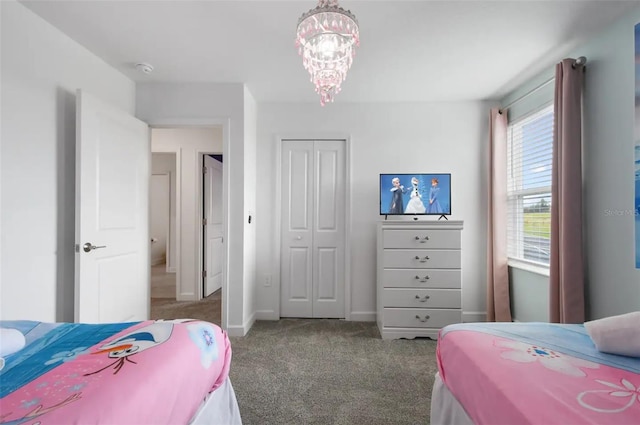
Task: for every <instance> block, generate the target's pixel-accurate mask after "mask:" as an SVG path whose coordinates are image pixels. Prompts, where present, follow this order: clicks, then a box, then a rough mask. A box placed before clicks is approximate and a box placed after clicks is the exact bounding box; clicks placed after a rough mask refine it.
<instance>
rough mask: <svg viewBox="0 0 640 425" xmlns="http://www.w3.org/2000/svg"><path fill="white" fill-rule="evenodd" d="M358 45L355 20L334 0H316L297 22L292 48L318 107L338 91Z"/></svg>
mask: <svg viewBox="0 0 640 425" xmlns="http://www.w3.org/2000/svg"><path fill="white" fill-rule="evenodd" d="M359 45H360V31H359V29H358V21H357V20H356V17H355V15H354V14H353V13H351V11H350V10H344V9H343V8H341V7H340V6H338V0H318V6H316V8H315V9H311V10H310V11H308V12H307V13H305V14H303V15H302V16H301V17H300V19H299V20H298V30H297V37H296V46H297V47H298V53H299V54H300V56H302V64H303V65H304V67H305V69H306V70H307V71H309V75H310V76H311V82H312V83H313V84H314V85H315V86H316V93H318V94H319V95H320V104H321V105H322V106H324V105H325V104H326V103H327V102H333V97H334V96H335V95H336V94H337V93H339V92H340V85H341V84H342V82H343V81H344V80H345V78H347V71H349V68H351V64H352V63H353V57H354V55H355V53H356V49H355V48H356V47H357V46H359Z"/></svg>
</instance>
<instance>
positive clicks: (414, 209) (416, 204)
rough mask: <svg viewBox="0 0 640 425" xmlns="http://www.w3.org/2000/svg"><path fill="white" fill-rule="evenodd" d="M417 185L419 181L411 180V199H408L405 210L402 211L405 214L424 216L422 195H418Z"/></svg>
mask: <svg viewBox="0 0 640 425" xmlns="http://www.w3.org/2000/svg"><path fill="white" fill-rule="evenodd" d="M418 183H419V181H418V179H417V178H416V177H412V178H411V185H412V186H413V188H412V189H411V199H409V203H408V204H407V208H406V209H405V210H404V213H405V214H424V212H425V208H424V204H423V203H422V195H420V191H419V190H418Z"/></svg>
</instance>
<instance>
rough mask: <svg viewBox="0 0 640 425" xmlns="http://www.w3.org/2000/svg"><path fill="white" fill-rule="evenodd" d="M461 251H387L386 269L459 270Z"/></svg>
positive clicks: (385, 251)
mask: <svg viewBox="0 0 640 425" xmlns="http://www.w3.org/2000/svg"><path fill="white" fill-rule="evenodd" d="M460 263H461V262H460V251H458V250H450V251H442V250H437V249H385V250H384V253H383V267H384V268H399V269H406V268H409V269H411V268H417V269H459V268H460Z"/></svg>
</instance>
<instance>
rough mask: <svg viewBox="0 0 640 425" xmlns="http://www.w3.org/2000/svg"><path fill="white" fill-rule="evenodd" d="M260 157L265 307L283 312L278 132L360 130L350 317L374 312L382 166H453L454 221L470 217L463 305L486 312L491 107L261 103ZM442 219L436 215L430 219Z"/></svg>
mask: <svg viewBox="0 0 640 425" xmlns="http://www.w3.org/2000/svg"><path fill="white" fill-rule="evenodd" d="M258 110H259V113H258V143H257V146H258V147H257V156H258V158H260V160H259V161H258V163H257V173H258V174H257V175H258V177H259V178H258V180H257V189H258V190H257V211H256V214H257V216H258V217H259V223H260V225H259V226H258V229H257V240H258V244H257V271H258V274H257V283H258V285H257V293H256V301H257V307H256V308H257V310H258V312H259V314H260V317H264V318H268V317H273V316H274V315H275V317H277V315H278V314H279V312H278V311H274V310H275V309H276V306H277V305H278V300H279V283H278V282H274V283H273V285H272V286H271V287H265V286H264V277H265V275H267V274H269V275H276V273H275V271H276V270H277V267H279V265H278V264H275V254H274V246H273V242H272V241H273V240H274V238H275V237H276V235H274V234H273V231H274V229H275V228H277V225H276V224H277V220H278V219H279V218H278V217H275V216H274V214H273V212H274V211H275V209H276V202H278V200H276V199H274V193H275V182H276V173H277V170H276V169H275V168H274V166H273V165H274V164H275V163H276V158H275V151H276V137H277V136H287V135H291V134H295V136H297V137H299V136H300V135H305V134H309V135H311V136H319V135H323V134H325V135H329V136H330V135H331V134H348V135H350V136H351V154H350V157H351V163H350V167H351V176H350V179H351V193H352V197H351V199H350V200H349V201H348V202H350V204H351V211H352V217H351V218H350V227H351V235H350V237H351V306H350V311H351V318H352V320H375V311H376V289H375V288H376V284H375V283H376V223H377V222H378V221H379V220H381V219H382V217H381V216H379V215H378V212H379V193H378V191H379V173H393V172H425V173H430V172H434V173H435V172H451V173H452V187H453V190H452V210H453V215H452V216H451V217H450V218H451V219H453V220H464V230H463V232H462V244H463V245H462V246H463V266H462V267H463V278H462V280H463V282H462V285H463V310H464V313H465V319H466V320H481V319H484V315H485V311H486V308H485V282H486V276H485V275H486V264H485V263H486V209H487V201H486V193H487V191H486V181H487V176H486V167H487V158H486V155H487V150H486V145H487V138H488V116H489V112H488V105H487V104H485V103H483V102H460V103H438V104H435V103H433V104H427V103H385V104H346V103H340V102H339V100H336V103H334V104H329V105H327V106H325V107H324V108H323V107H321V106H320V105H319V102H318V104H315V103H314V104H260V105H259V107H258ZM430 219H432V220H433V219H434V218H430Z"/></svg>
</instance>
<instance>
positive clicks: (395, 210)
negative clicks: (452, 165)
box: [380, 173, 451, 215]
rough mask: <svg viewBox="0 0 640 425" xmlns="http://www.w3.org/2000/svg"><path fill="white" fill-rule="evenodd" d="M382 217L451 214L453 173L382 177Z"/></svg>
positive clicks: (386, 175)
mask: <svg viewBox="0 0 640 425" xmlns="http://www.w3.org/2000/svg"><path fill="white" fill-rule="evenodd" d="M380 215H451V174H442V173H436V174H407V173H399V174H380Z"/></svg>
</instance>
